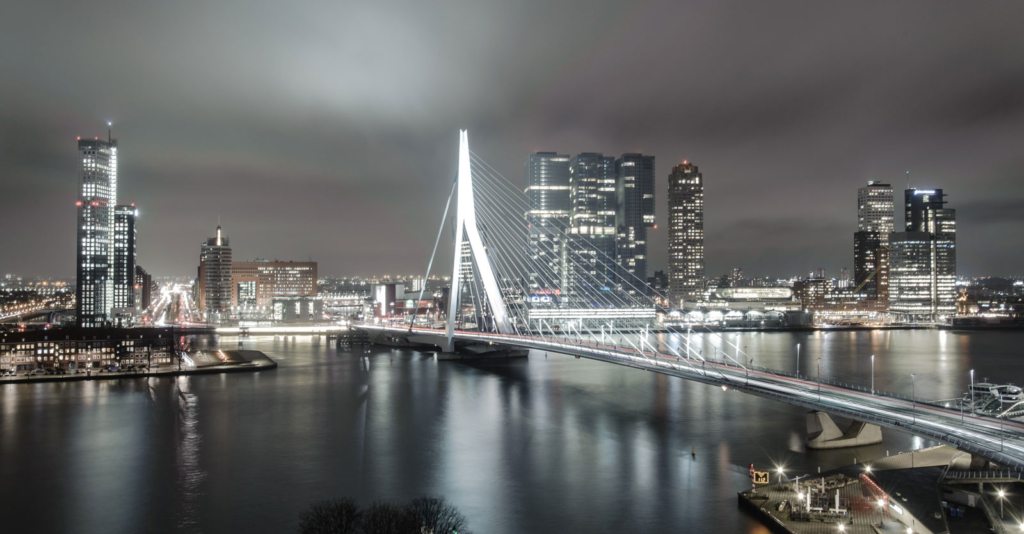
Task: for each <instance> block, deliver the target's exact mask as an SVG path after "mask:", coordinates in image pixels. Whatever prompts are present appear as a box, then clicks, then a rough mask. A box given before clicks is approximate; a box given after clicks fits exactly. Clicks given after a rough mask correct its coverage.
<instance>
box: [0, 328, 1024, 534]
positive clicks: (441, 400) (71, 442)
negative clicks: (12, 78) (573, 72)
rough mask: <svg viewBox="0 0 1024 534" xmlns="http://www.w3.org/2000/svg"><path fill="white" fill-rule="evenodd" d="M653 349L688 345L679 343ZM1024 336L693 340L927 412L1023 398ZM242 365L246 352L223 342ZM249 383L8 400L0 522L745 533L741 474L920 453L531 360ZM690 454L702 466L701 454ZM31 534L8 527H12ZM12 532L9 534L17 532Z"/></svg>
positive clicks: (286, 359) (331, 353)
mask: <svg viewBox="0 0 1024 534" xmlns="http://www.w3.org/2000/svg"><path fill="white" fill-rule="evenodd" d="M658 339H659V341H660V342H661V343H666V344H668V345H670V346H673V347H675V348H677V349H678V348H679V347H682V346H685V344H686V340H685V338H683V337H682V336H680V335H669V336H665V335H661V336H658ZM1021 341H1024V336H1022V335H1021V334H1019V333H1009V332H994V333H986V334H980V333H973V334H964V333H957V332H934V331H889V332H829V333H824V332H814V333H799V334H788V333H729V334H726V335H725V336H724V339H722V338H719V337H718V336H713V335H708V334H704V335H699V334H694V335H693V336H691V338H690V340H689V343H691V346H692V348H694V349H695V350H700V351H702V352H703V354H705V355H706V356H711V355H714V354H715V353H716V348H717V347H721V349H722V350H725V351H731V350H733V349H732V346H733V345H736V344H738V345H739V346H740V347H741V349H742V350H743V351H744V352H745V353H746V354H747V355H748V356H750V357H753V358H754V365H757V366H766V367H773V368H777V369H784V370H786V371H789V372H792V371H793V370H794V368H795V366H796V354H795V346H796V343H798V342H799V343H801V344H802V349H801V360H800V370H801V374H803V375H805V376H809V377H814V376H816V373H817V365H818V358H821V369H822V374H823V375H827V376H839V377H843V379H845V380H847V381H849V382H851V383H855V384H860V385H863V386H865V387H866V386H867V385H868V384H869V381H870V355H871V354H875V355H876V387H877V388H878V389H885V390H889V391H896V392H899V393H903V394H909V393H910V378H909V374H910V373H912V372H913V373H917V377H918V378H917V390H918V392H919V396H920V397H922V398H948V397H952V396H956V395H957V394H958V393H959V392H960V391H962V390H963V389H964V386H965V384H966V382H967V371H968V370H969V369H971V368H975V369H977V377H978V378H979V379H980V378H981V377H984V376H989V377H993V378H999V379H1001V380H1003V379H1005V380H1008V381H1016V382H1018V383H1022V382H1024V367H1022V366H1021V365H1020V364H1019V363H1018V358H1019V356H1018V353H1017V347H1018V346H1020V342H1021ZM222 343H223V345H224V346H225V347H230V348H234V347H237V346H238V345H239V341H238V340H237V339H236V338H230V339H225V340H223V341H222ZM241 345H242V346H243V347H244V348H251V349H256V350H263V351H264V352H266V353H267V354H268V355H270V356H271V357H274V358H276V359H277V360H278V361H279V363H280V368H279V369H277V370H276V371H272V372H264V373H260V374H247V373H240V374H230V375H209V376H193V377H188V378H178V379H173V378H152V379H139V380H120V381H94V382H76V383H56V384H55V383H46V384H23V385H8V386H3V387H0V402H2V406H0V415H2V419H0V454H2V456H0V460H2V461H0V480H3V481H4V483H3V484H2V485H0V503H4V506H5V507H6V506H10V509H12V510H18V511H20V513H17V514H12V515H8V516H6V517H5V521H7V522H8V523H7V524H12V523H13V525H14V527H15V528H14V529H13V531H19V530H28V526H31V530H33V531H37V532H86V533H89V532H120V531H133V530H148V531H152V532H162V531H178V532H200V531H207V532H227V531H246V530H248V531H260V532H263V531H288V530H292V529H293V528H294V526H295V520H296V518H297V516H298V514H299V512H300V511H301V510H302V509H303V508H304V507H306V506H307V505H308V504H309V503H311V502H313V501H316V500H320V499H324V498H328V497H334V496H343V495H348V496H352V497H355V498H357V499H358V500H359V501H361V502H364V503H366V502H370V501H372V500H375V499H396V500H399V499H408V498H412V497H415V496H419V495H429V494H433V495H443V496H445V497H446V498H448V499H449V500H450V501H452V502H453V503H454V504H456V505H457V506H458V507H459V508H460V509H461V510H462V511H463V512H465V513H466V515H467V516H469V519H470V523H471V526H472V527H473V529H474V530H475V531H477V532H497V533H506V532H508V533H511V532H523V531H529V532H565V531H579V532H583V531H610V530H621V531H668V530H676V531H680V530H683V531H721V532H742V531H749V532H754V531H757V530H758V528H759V527H757V526H756V525H755V524H754V523H753V522H751V521H750V520H748V519H747V518H746V517H744V516H743V515H742V514H740V513H739V512H738V511H737V510H736V501H735V493H736V492H737V491H739V490H742V489H744V488H745V487H747V485H748V484H749V480H748V479H747V475H746V465H747V464H748V463H756V464H758V465H759V466H762V467H770V466H771V465H772V464H774V463H782V464H785V465H786V466H787V473H789V474H792V475H796V474H800V473H807V472H815V471H816V470H817V469H818V467H821V468H823V469H828V468H831V467H835V466H838V465H843V464H847V463H850V462H852V461H853V459H854V458H858V459H860V460H865V459H869V458H871V457H873V456H882V455H884V454H885V453H886V451H890V452H896V451H898V450H906V449H908V448H910V447H921V446H927V445H929V443H928V442H927V441H925V440H920V439H916V438H912V437H910V436H907V435H903V434H897V433H895V432H887V433H886V442H885V443H883V444H882V445H877V446H872V447H862V448H859V449H853V450H845V451H807V450H806V448H805V446H804V443H803V439H804V413H803V411H802V410H800V409H798V408H793V407H789V406H786V405H782V404H778V403H775V402H771V401H765V400H761V399H759V398H756V397H751V396H747V395H743V394H741V393H738V392H734V391H728V392H725V391H722V390H721V389H720V388H714V387H710V386H705V385H700V384H694V383H689V382H686V381H683V380H679V379H675V378H670V377H666V376H663V375H658V374H655V373H649V372H645V371H639V370H636V369H628V368H623V367H617V366H613V365H610V364H605V363H600V362H591V361H587V360H578V359H575V358H568V357H563V356H558V355H554V354H549V355H545V354H543V353H536V354H533V355H532V356H531V358H530V359H528V360H527V359H519V360H510V361H491V362H478V363H456V362H438V361H436V360H434V359H433V358H432V357H430V356H429V355H425V354H421V353H417V352H412V351H404V350H393V349H385V348H375V349H374V350H373V351H371V352H370V353H365V352H363V351H361V350H356V351H353V352H352V353H347V352H343V353H338V352H337V351H336V350H335V349H334V348H333V347H332V346H330V345H328V344H327V343H325V342H323V341H322V340H319V339H316V338H304V337H294V336H287V337H261V338H251V339H247V340H243V341H242V342H241ZM691 451H692V452H693V453H695V457H694V455H692V454H691ZM21 521H24V523H22V524H20V525H19V522H21ZM19 527H20V528H19Z"/></svg>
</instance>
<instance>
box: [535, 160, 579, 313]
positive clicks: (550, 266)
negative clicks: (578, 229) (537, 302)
mask: <svg viewBox="0 0 1024 534" xmlns="http://www.w3.org/2000/svg"><path fill="white" fill-rule="evenodd" d="M526 176H527V181H528V183H529V185H528V186H527V188H526V196H527V200H528V201H529V203H530V210H529V211H528V212H527V213H526V222H527V224H528V226H529V247H530V250H529V255H530V258H531V260H532V261H531V262H530V265H531V267H533V269H532V271H533V272H531V273H530V289H531V291H534V292H536V293H544V294H546V295H550V296H552V297H557V295H558V294H559V293H560V292H561V289H562V287H563V286H564V285H565V281H564V276H565V261H566V258H565V256H564V253H565V242H564V240H563V238H564V236H565V235H566V234H567V232H568V229H569V226H570V223H569V212H570V210H571V205H570V203H569V180H570V172H569V156H568V155H565V154H557V153H555V152H536V153H533V154H530V157H529V159H528V160H527V162H526ZM538 264H539V265H542V266H544V268H540V269H538V268H537V267H536V266H537V265H538Z"/></svg>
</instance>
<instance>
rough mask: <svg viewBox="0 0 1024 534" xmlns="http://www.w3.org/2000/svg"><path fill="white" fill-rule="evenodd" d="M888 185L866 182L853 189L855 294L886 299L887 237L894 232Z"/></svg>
mask: <svg viewBox="0 0 1024 534" xmlns="http://www.w3.org/2000/svg"><path fill="white" fill-rule="evenodd" d="M894 211H895V210H894V204H893V191H892V186H891V185H889V184H885V183H881V182H876V181H870V182H868V184H867V186H865V187H861V188H860V189H858V190H857V232H856V233H855V234H854V236H853V283H854V289H855V293H857V294H858V295H862V296H863V297H865V298H867V299H870V300H875V301H879V302H887V301H888V300H889V237H890V235H891V234H892V233H893V231H894V230H895V227H894Z"/></svg>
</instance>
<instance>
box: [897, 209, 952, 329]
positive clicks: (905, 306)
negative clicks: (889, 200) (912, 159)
mask: <svg viewBox="0 0 1024 534" xmlns="http://www.w3.org/2000/svg"><path fill="white" fill-rule="evenodd" d="M904 209H905V211H904V216H905V225H904V227H905V229H906V231H905V232H897V233H894V234H893V235H892V239H891V249H892V252H891V259H890V263H891V268H890V273H889V309H890V311H892V312H893V313H896V314H898V315H899V316H901V317H902V318H904V319H906V320H908V321H915V322H922V321H943V320H945V319H948V318H949V317H950V316H952V315H953V314H954V313H955V312H956V210H954V209H951V208H947V207H946V198H945V195H944V194H943V192H942V190H941V189H907V190H906V191H905V192H904Z"/></svg>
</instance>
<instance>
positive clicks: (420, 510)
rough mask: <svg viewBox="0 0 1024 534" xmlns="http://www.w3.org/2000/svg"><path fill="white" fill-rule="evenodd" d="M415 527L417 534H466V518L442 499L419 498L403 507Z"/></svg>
mask: <svg viewBox="0 0 1024 534" xmlns="http://www.w3.org/2000/svg"><path fill="white" fill-rule="evenodd" d="M405 509H406V512H407V513H408V514H409V515H410V516H411V518H412V520H413V521H414V523H415V525H416V526H417V527H419V530H418V531H417V534H421V533H422V534H466V533H467V532H468V530H467V529H466V516H464V515H462V513H461V512H459V510H458V509H457V508H455V507H454V506H452V505H451V504H448V502H446V501H445V500H444V499H441V498H437V497H420V498H418V499H413V500H412V502H410V503H409V504H408V505H406V507H405Z"/></svg>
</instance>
